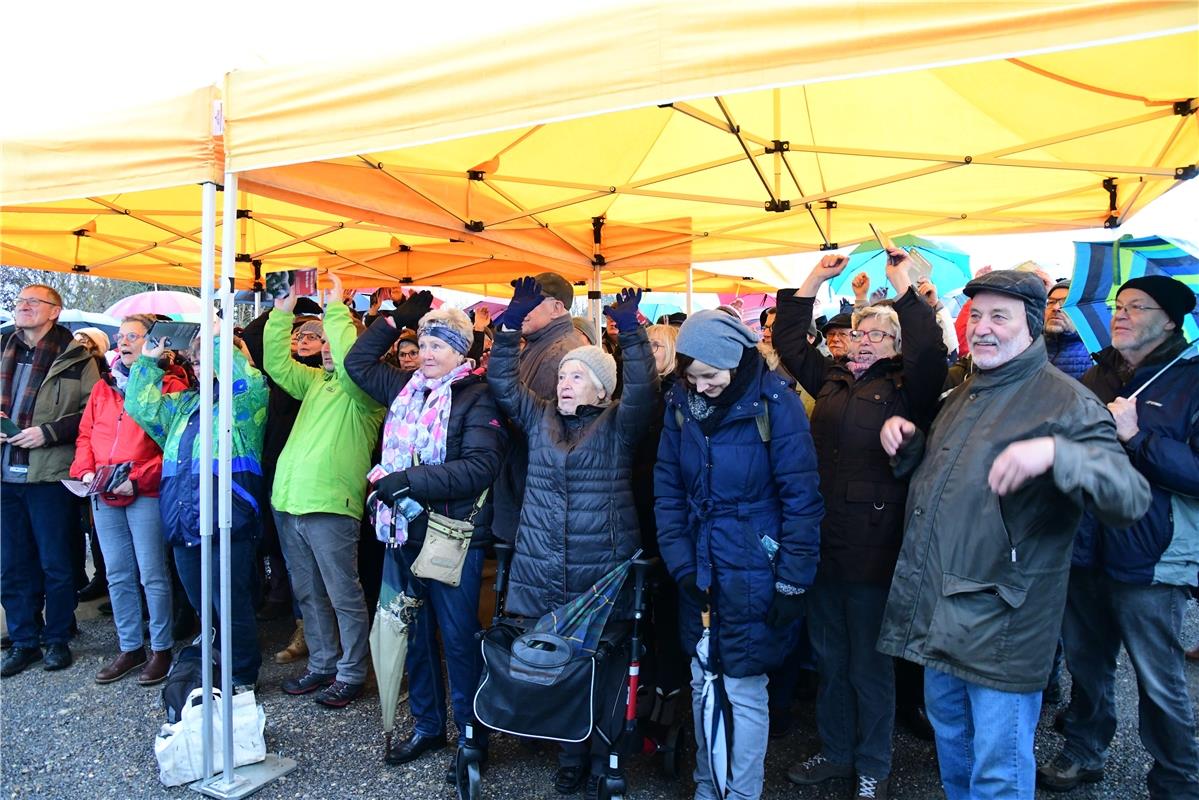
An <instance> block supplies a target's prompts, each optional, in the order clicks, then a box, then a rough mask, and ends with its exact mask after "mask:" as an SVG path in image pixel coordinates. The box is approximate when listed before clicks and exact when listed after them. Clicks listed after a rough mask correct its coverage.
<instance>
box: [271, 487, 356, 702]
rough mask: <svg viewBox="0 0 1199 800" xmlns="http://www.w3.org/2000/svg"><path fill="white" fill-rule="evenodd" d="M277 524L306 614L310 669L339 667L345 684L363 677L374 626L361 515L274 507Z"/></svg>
mask: <svg viewBox="0 0 1199 800" xmlns="http://www.w3.org/2000/svg"><path fill="white" fill-rule="evenodd" d="M275 527H276V528H278V530H279V544H280V545H282V547H283V557H284V558H285V559H286V560H287V571H288V572H289V573H291V588H292V592H293V593H294V595H295V598H296V601H297V602H298V603H299V604H300V613H301V614H302V615H303V617H304V639H305V640H306V641H307V642H308V670H309V671H310V672H315V673H318V674H321V675H331V674H333V673H334V672H336V674H337V680H339V681H342V682H343V683H363V682H365V680H366V662H367V657H368V655H369V645H368V637H369V636H370V627H369V624H368V620H367V614H366V600H365V599H364V598H363V595H362V584H361V583H360V582H359V580H358V520H356V519H354V518H353V517H347V516H344V515H342V514H300V515H296V514H288V513H287V512H285V511H276V512H275ZM339 633H340V638H341V647H342V655H341V660H338V658H337V643H338V634H339Z"/></svg>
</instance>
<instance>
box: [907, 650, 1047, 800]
mask: <svg viewBox="0 0 1199 800" xmlns="http://www.w3.org/2000/svg"><path fill="white" fill-rule="evenodd" d="M924 708H925V710H926V711H927V712H928V719H929V721H930V722H931V723H932V724H933V730H935V731H936V733H937V760H938V761H939V762H940V765H941V787H942V788H943V789H944V790H945V796H946V797H947V798H948V800H1032V798H1033V791H1034V788H1035V786H1036V772H1037V764H1036V761H1035V760H1034V758H1033V750H1032V747H1033V737H1034V735H1035V734H1036V731H1037V719H1038V718H1039V717H1040V715H1041V693H1040V692H1039V691H1038V692H1027V693H1024V694H1019V693H1016V692H1003V691H1000V690H998V689H990V688H987V687H985V686H980V685H978V684H976V683H969V682H968V681H964V680H962V679H961V678H955V677H954V676H952V675H948V674H946V673H944V672H940V671H939V670H936V669H933V668H932V667H925V669H924Z"/></svg>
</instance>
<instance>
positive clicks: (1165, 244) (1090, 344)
mask: <svg viewBox="0 0 1199 800" xmlns="http://www.w3.org/2000/svg"><path fill="white" fill-rule="evenodd" d="M1191 249H1192V248H1191V247H1190V246H1189V245H1184V244H1182V243H1180V242H1178V241H1176V240H1173V239H1166V238H1163V237H1161V236H1146V237H1143V238H1140V239H1133V238H1132V237H1131V236H1123V237H1121V238H1120V239H1117V240H1116V241H1114V242H1075V243H1074V273H1073V275H1072V276H1071V281H1070V293H1069V294H1068V295H1066V302H1065V304H1064V305H1063V310H1064V311H1065V312H1066V314H1067V315H1068V316H1069V317H1070V319H1071V321H1073V322H1074V326H1075V327H1076V328H1077V329H1078V335H1079V336H1080V337H1082V340H1083V342H1084V343H1085V344H1086V346H1087V349H1088V350H1090V351H1091V352H1092V353H1097V352H1099V351H1100V350H1102V349H1103V348H1105V347H1107V346H1108V345H1109V344H1111V330H1112V312H1111V303H1113V302H1114V301H1115V299H1116V290H1117V289H1119V288H1120V285H1121V284H1123V283H1124V282H1125V281H1127V280H1130V279H1132V278H1139V277H1142V276H1144V275H1166V276H1168V277H1171V278H1175V279H1177V280H1179V281H1182V282H1183V283H1185V284H1187V285H1188V286H1190V287H1191V290H1192V291H1194V292H1195V293H1196V294H1199V258H1197V257H1196V256H1195V255H1194V254H1192V252H1190V251H1191ZM1183 331H1184V332H1185V334H1186V337H1187V339H1189V340H1192V341H1193V340H1194V339H1195V338H1196V337H1199V310H1197V311H1196V312H1193V313H1191V314H1190V315H1189V316H1188V317H1187V319H1186V320H1185V322H1184V323H1183Z"/></svg>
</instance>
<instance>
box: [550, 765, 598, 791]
mask: <svg viewBox="0 0 1199 800" xmlns="http://www.w3.org/2000/svg"><path fill="white" fill-rule="evenodd" d="M590 772H591V770H590V769H589V768H587V767H584V766H577V767H576V766H571V767H558V774H557V775H555V776H554V791H556V792H557V793H558V794H574V793H575V792H577V791H579V789H582V788H583V784H585V783H586V782H587V776H588V774H589V773H590Z"/></svg>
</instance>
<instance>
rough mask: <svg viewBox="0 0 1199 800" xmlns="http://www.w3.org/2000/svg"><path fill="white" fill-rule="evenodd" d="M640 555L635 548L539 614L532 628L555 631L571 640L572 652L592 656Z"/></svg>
mask: <svg viewBox="0 0 1199 800" xmlns="http://www.w3.org/2000/svg"><path fill="white" fill-rule="evenodd" d="M640 555H641V551H640V550H638V551H637V552H636V553H634V554H633V556H632V557H631V558H629V559H628V560H627V561H624V562H621V563H620V564H618V565H617V566H615V567H613V568H612V569H611V570H610V571H609V572H608V573H607V574H606V575H604V577H602V578H600V579H599V580H598V581H596V582H595V584H594V585H593V586H592V587H591V588H590V589H588V590H587V591H585V592H583V593H582V594H581V595H579V596H578V597H576V598H575V599H573V600H571V601H570V602H568V603H566V604H565V605H562V606H559V607H558V608H555V609H554V610H553V611H550V612H549V613H548V614H546V615H545V616H543V617H541V619H539V620H537V622H536V623H535V624H534V625H533V630H534V631H535V632H538V633H556V634H558V635H559V636H561V637H562V638H564V639H566V640H567V641H568V642H570V647H571V652H572V654H573V655H576V656H577V655H580V654H587V655H594V654H595V651H596V648H597V647H598V646H599V642H600V636H601V635H602V634H603V632H604V625H606V624H607V622H608V617H609V616H611V614H612V608H613V607H614V606H615V604H616V598H617V596H618V595H619V594H620V590H621V588H622V587H623V586H624V580H625V578H626V577H628V574H629V569H630V568H631V567H632V566H633V560H634V559H636V558H637V557H638V556H640Z"/></svg>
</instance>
